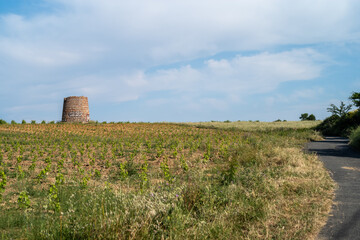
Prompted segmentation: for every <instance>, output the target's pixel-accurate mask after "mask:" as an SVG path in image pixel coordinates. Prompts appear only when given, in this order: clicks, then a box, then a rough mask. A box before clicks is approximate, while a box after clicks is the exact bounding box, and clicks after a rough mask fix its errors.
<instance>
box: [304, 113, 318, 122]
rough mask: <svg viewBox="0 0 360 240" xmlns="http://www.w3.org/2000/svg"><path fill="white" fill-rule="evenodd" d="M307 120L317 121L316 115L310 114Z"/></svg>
mask: <svg viewBox="0 0 360 240" xmlns="http://www.w3.org/2000/svg"><path fill="white" fill-rule="evenodd" d="M306 120H308V121H315V120H316V117H315V115H314V114H310V115H309V116H308V117H307V118H306Z"/></svg>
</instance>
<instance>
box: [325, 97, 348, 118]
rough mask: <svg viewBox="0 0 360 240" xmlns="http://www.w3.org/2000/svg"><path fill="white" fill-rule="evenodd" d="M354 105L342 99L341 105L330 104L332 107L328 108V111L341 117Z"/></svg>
mask: <svg viewBox="0 0 360 240" xmlns="http://www.w3.org/2000/svg"><path fill="white" fill-rule="evenodd" d="M351 107H352V105H351V104H349V105H347V106H346V105H345V103H344V102H343V101H341V103H340V106H339V107H337V106H335V104H330V107H328V108H327V111H328V112H330V113H331V114H332V115H337V116H339V117H343V116H345V115H346V114H347V113H348V112H349V111H350V109H351Z"/></svg>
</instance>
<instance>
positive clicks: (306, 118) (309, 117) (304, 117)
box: [299, 113, 316, 121]
mask: <svg viewBox="0 0 360 240" xmlns="http://www.w3.org/2000/svg"><path fill="white" fill-rule="evenodd" d="M299 118H300V119H301V121H315V120H316V117H315V115H314V114H310V115H309V114H308V113H303V114H301V115H300V117H299Z"/></svg>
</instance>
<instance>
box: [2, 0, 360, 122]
mask: <svg viewBox="0 0 360 240" xmlns="http://www.w3.org/2000/svg"><path fill="white" fill-rule="evenodd" d="M353 91H360V1H358V0H341V1H339V0H295V1H289V0H251V1H249V0H227V1H225V0H196V1H194V0H171V1H169V0H131V1H125V0H0V118H2V119H5V120H6V121H10V120H16V121H21V120H22V119H25V120H27V121H30V120H36V121H41V120H47V121H51V120H55V121H57V120H60V119H61V111H62V103H63V98H64V97H68V96H87V97H88V98H89V105H90V117H91V119H93V120H99V121H146V122H147V121H150V122H154V121H176V122H179V121H210V120H220V121H224V120H231V121H235V120H260V121H273V120H276V119H279V118H280V119H286V120H298V118H299V116H300V114H301V113H305V112H308V113H313V114H315V116H317V118H320V119H323V118H325V117H327V116H328V115H329V113H327V112H326V108H327V107H328V106H329V104H331V103H334V104H339V102H340V101H341V100H343V101H345V102H347V98H348V97H349V95H350V94H351V92H353Z"/></svg>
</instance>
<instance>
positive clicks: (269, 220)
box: [0, 124, 332, 239]
mask: <svg viewBox="0 0 360 240" xmlns="http://www.w3.org/2000/svg"><path fill="white" fill-rule="evenodd" d="M0 137H1V142H0V149H1V150H0V165H1V167H0V195H1V196H2V200H1V204H0V210H1V211H2V212H3V213H5V214H2V215H1V216H0V236H2V237H4V238H28V239H61V238H62V239H85V238H86V239H88V238H92V239H99V238H101V239H119V238H120V239H121V238H136V239H140V238H173V239H179V238H216V239H224V238H229V237H235V238H239V239H241V238H264V237H265V238H266V237H268V238H283V239H285V238H293V239H296V238H298V239H300V238H304V237H305V238H307V237H308V236H309V235H311V234H314V232H316V230H317V228H318V225H317V222H318V218H321V216H322V214H324V212H326V211H327V208H328V207H329V206H330V205H327V203H328V201H330V199H331V189H332V184H331V180H330V178H329V177H328V175H327V173H326V171H324V169H323V168H322V167H321V164H319V162H318V161H317V160H316V157H315V156H311V155H306V154H304V153H303V152H302V151H301V148H302V147H303V144H304V143H305V142H306V141H308V140H309V139H310V138H313V137H315V135H314V133H313V132H312V131H311V130H308V129H297V130H293V129H287V130H286V129H282V130H279V131H273V130H272V131H269V132H251V133H247V132H242V131H239V130H236V129H230V130H222V129H206V128H196V127H191V126H179V125H174V124H106V125H77V124H65V125H63V124H60V125H58V124H54V125H29V124H24V125H2V126H1V127H0ZM19 229H21V231H19Z"/></svg>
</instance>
